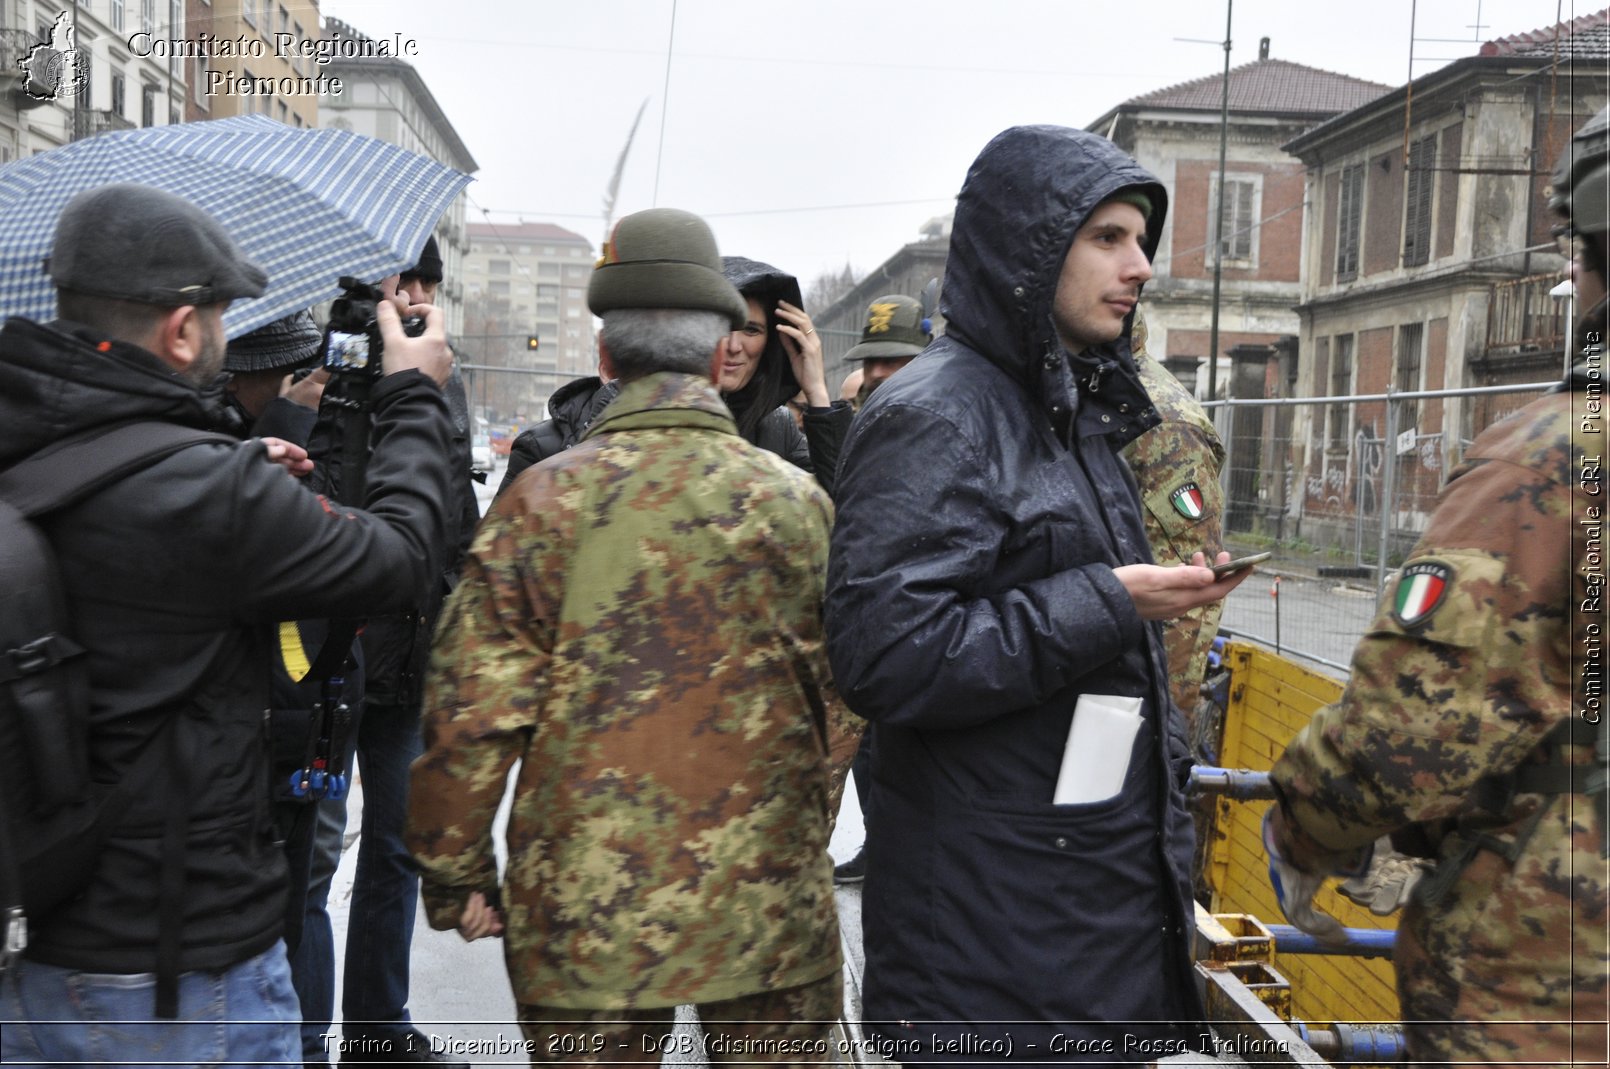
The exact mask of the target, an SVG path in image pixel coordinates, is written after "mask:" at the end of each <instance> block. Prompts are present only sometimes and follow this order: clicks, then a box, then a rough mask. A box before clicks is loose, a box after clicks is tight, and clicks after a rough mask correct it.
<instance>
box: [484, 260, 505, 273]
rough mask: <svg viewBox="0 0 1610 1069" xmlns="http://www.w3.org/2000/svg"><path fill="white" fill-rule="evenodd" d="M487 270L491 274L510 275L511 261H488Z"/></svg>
mask: <svg viewBox="0 0 1610 1069" xmlns="http://www.w3.org/2000/svg"><path fill="white" fill-rule="evenodd" d="M486 270H487V272H488V273H490V274H494V275H506V274H508V273H509V261H507V260H488V261H487V262H486Z"/></svg>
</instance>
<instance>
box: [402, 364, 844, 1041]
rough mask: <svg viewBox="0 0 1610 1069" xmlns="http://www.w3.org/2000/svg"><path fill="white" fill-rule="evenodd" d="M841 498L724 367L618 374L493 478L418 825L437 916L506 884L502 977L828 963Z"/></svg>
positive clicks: (436, 720) (440, 655)
mask: <svg viewBox="0 0 1610 1069" xmlns="http://www.w3.org/2000/svg"><path fill="white" fill-rule="evenodd" d="M831 525H832V506H831V505H830V504H829V501H828V498H827V495H826V494H825V493H823V492H822V491H821V489H820V488H819V487H818V486H817V485H816V481H815V480H814V479H812V478H811V476H810V475H809V474H807V473H806V472H803V471H801V470H800V469H798V468H795V467H794V466H793V465H791V464H789V463H788V462H787V461H785V460H783V459H781V458H780V457H777V456H775V455H773V454H771V453H768V452H765V451H764V450H761V449H758V448H756V447H754V446H751V445H750V444H748V443H747V442H745V441H744V440H743V439H742V438H740V437H738V435H737V433H736V428H735V426H734V424H733V421H732V417H731V415H730V414H729V413H728V411H727V409H726V407H725V406H724V405H723V404H722V402H721V399H720V396H719V395H718V394H717V393H716V391H715V389H714V387H713V386H711V385H710V384H709V383H707V382H703V381H701V380H699V379H697V378H695V377H692V376H687V375H675V374H657V375H650V376H648V377H646V378H644V379H640V380H638V381H635V382H632V383H629V384H627V385H626V386H625V388H623V389H622V390H621V395H620V397H619V398H618V399H617V400H616V401H615V402H614V403H613V404H612V405H610V407H609V408H608V409H607V410H606V411H605V412H604V413H602V414H601V415H600V416H599V418H598V419H597V421H595V422H594V424H593V425H592V427H591V428H590V429H589V430H588V432H587V434H586V436H585V437H584V438H583V440H582V441H581V442H579V443H578V444H577V445H576V446H574V447H573V448H571V449H569V450H566V451H565V452H563V453H560V454H558V455H557V456H554V457H551V458H549V459H548V460H546V461H544V462H542V463H541V464H538V465H536V466H535V467H533V468H531V469H529V470H528V471H527V473H526V474H525V475H524V476H522V478H521V479H520V481H519V482H518V484H517V485H515V486H513V487H511V488H510V489H509V491H508V492H507V493H505V494H504V495H503V496H502V497H500V498H499V499H498V500H497V502H496V503H495V504H494V506H493V508H492V510H491V511H490V512H489V514H488V515H487V518H486V520H485V521H484V523H483V524H482V526H481V529H480V531H479V533H478V534H477V536H476V539H475V542H474V544H473V545H472V547H471V551H470V557H469V561H468V563H467V565H466V568H465V572H464V577H463V580H462V582H461V583H460V585H459V587H458V588H457V590H456V591H455V592H454V593H453V595H452V597H451V599H450V600H449V603H448V607H447V609H446V611H445V613H444V615H443V620H442V625H441V628H440V631H439V633H438V636H437V639H436V645H435V648H434V650H433V652H432V657H431V668H430V674H429V680H428V684H427V700H426V714H425V716H426V719H425V745H426V749H425V753H424V755H423V756H422V757H421V758H420V759H419V760H418V761H417V762H416V763H415V765H414V771H413V781H412V792H411V798H410V803H409V820H408V833H407V838H408V844H409V847H410V849H411V850H412V851H413V853H414V856H415V858H416V859H417V860H418V861H419V863H420V865H421V866H422V867H423V869H424V893H425V901H426V907H427V911H428V913H429V917H430V921H431V923H432V925H433V926H435V927H438V928H451V927H454V926H455V925H456V923H457V919H458V913H459V910H460V907H461V905H462V903H463V901H464V900H465V898H466V897H467V895H468V894H469V893H470V892H472V891H475V890H486V891H489V892H490V891H492V890H493V889H494V888H495V887H496V868H495V861H494V857H493V852H492V839H491V833H492V820H493V814H494V812H495V810H496V809H497V806H498V802H499V799H500V797H501V796H502V794H503V788H504V781H505V777H506V774H507V773H508V771H509V768H510V767H511V766H512V765H513V764H514V762H515V761H516V760H520V761H521V765H520V771H519V773H518V775H517V778H516V780H515V787H514V803H513V810H512V812H511V814H510V817H509V824H508V831H507V837H506V838H507V843H508V848H509V860H508V867H507V872H506V874H505V878H504V885H503V889H502V901H503V906H504V909H505V922H506V932H505V936H504V938H505V940H506V941H507V948H506V957H507V960H508V964H509V972H510V979H511V981H512V983H513V987H514V993H515V997H516V998H517V999H518V1000H519V1001H520V1002H521V1003H526V1004H536V1005H546V1006H555V1007H561V1008H577V1009H583V1008H586V1009H608V1008H622V1009H630V1008H633V1007H657V1006H671V1005H676V1004H680V1003H689V1002H695V1003H696V1002H710V1001H719V1000H725V999H730V998H736V997H739V996H743V995H748V994H753V993H756V992H758V991H762V990H769V989H774V988H785V987H791V986H796V985H800V984H804V983H808V982H810V981H813V980H817V979H820V978H822V977H824V976H827V975H830V974H832V973H833V972H834V971H835V970H837V969H838V968H839V967H840V955H839V934H838V918H837V913H836V911H835V907H834V901H833V884H832V861H831V859H830V858H829V857H828V854H827V806H826V791H827V777H826V771H825V768H826V725H825V723H824V710H823V700H822V691H823V689H824V686H825V685H826V682H827V675H828V667H827V659H826V652H825V650H824V648H823V635H822V588H823V582H824V578H825V574H826V569H827V544H828V531H829V528H830V527H831Z"/></svg>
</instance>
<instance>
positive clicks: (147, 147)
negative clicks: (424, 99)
mask: <svg viewBox="0 0 1610 1069" xmlns="http://www.w3.org/2000/svg"><path fill="white" fill-rule="evenodd" d="M108 182H142V183H145V184H146V185H152V186H156V187H158V188H160V189H165V190H168V191H169V192H172V193H176V194H178V195H179V196H182V197H185V198H187V199H189V200H190V201H191V202H192V203H194V204H196V205H198V206H200V207H202V208H204V209H206V210H207V211H208V212H210V213H211V214H212V215H213V216H214V217H215V218H217V219H218V221H219V222H220V223H222V224H223V225H224V227H225V228H226V229H227V230H228V231H229V233H230V235H231V236H232V237H234V239H235V241H236V242H237V243H239V245H240V246H241V248H242V249H243V250H244V251H245V253H246V255H247V256H248V257H250V258H251V259H252V260H253V261H254V262H256V263H257V264H258V265H259V266H261V267H262V268H263V269H264V270H265V271H267V272H268V289H267V291H266V292H265V293H264V294H263V295H262V296H261V297H258V298H256V299H254V300H250V301H237V302H235V303H234V304H233V305H231V306H230V309H229V311H228V313H227V314H226V315H225V316H224V327H225V330H226V331H227V333H228V335H229V337H231V338H234V337H238V336H240V335H242V334H245V333H246V332H247V331H250V330H253V329H255V328H256V327H260V326H262V325H264V324H265V323H269V322H272V321H273V320H276V319H279V318H282V317H283V316H287V315H289V314H291V313H292V312H296V311H299V310H301V309H304V308H307V307H309V306H311V305H314V304H317V303H318V302H320V301H323V300H328V299H330V298H332V297H334V296H336V295H337V294H338V293H339V292H340V290H339V286H338V285H337V281H336V280H337V279H338V278H340V277H341V276H342V275H354V276H356V277H358V278H361V279H364V280H366V281H371V282H373V281H376V280H378V279H381V278H384V277H385V276H386V275H390V274H394V273H396V272H398V271H401V270H403V269H405V268H408V267H412V266H413V264H414V261H415V259H416V258H417V257H418V255H419V250H420V249H421V248H423V247H424V244H425V239H426V238H427V237H428V236H430V233H431V230H432V228H433V227H434V226H435V225H436V222H437V220H438V219H440V218H441V216H442V213H443V212H445V211H446V210H447V207H448V205H449V204H451V203H452V200H453V198H454V197H456V196H457V195H458V194H459V192H460V191H462V190H463V189H464V187H465V186H466V185H468V184H469V182H470V178H469V176H468V175H466V174H463V173H461V172H459V171H456V170H454V169H453V168H451V167H447V166H445V165H443V164H440V163H437V162H436V161H434V160H431V159H427V158H426V157H424V156H420V155H418V154H416V153H412V152H409V151H407V150H405V149H401V148H398V147H397V146H395V145H390V144H387V143H386V142H384V141H378V140H376V139H375V138H372V137H365V136H363V135H362V134H355V133H351V132H349V131H345V130H306V129H303V130H299V129H295V128H293V127H289V126H286V125H284V124H283V123H279V122H275V121H274V120H272V119H269V118H267V117H266V116H262V115H242V116H237V117H234V118H229V119H214V120H211V121H209V122H195V123H179V124H176V125H171V126H150V127H145V128H144V129H140V130H123V131H118V132H115V133H107V134H99V135H97V136H95V137H90V138H86V139H85V140H83V141H75V142H72V143H71V144H67V145H63V146H61V147H60V148H55V149H51V150H50V151H48V152H42V153H40V154H39V155H37V156H32V157H29V158H28V159H26V160H21V161H18V162H16V163H11V164H7V165H5V166H4V167H0V314H4V315H20V316H27V317H28V318H30V319H37V320H48V319H50V318H52V317H54V316H55V314H56V312H55V309H56V292H55V288H54V287H53V286H52V284H51V281H50V278H49V276H48V275H46V274H45V271H44V261H45V257H47V256H48V255H49V254H50V246H51V241H52V238H53V237H54V234H55V230H56V219H57V217H58V216H59V215H60V214H61V210H62V208H63V207H64V206H65V205H66V203H67V201H68V200H69V199H71V197H72V196H73V194H75V193H78V192H81V191H83V190H86V189H93V188H94V187H96V186H100V185H105V184H106V183H108Z"/></svg>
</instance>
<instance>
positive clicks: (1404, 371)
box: [1396, 323, 1425, 434]
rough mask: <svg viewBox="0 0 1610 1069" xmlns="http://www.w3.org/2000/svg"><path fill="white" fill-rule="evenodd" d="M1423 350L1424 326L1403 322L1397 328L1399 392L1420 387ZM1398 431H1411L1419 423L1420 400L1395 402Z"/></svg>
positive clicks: (1410, 390) (1397, 382) (1397, 383)
mask: <svg viewBox="0 0 1610 1069" xmlns="http://www.w3.org/2000/svg"><path fill="white" fill-rule="evenodd" d="M1424 351H1425V327H1424V325H1422V324H1420V323H1405V324H1404V325H1403V326H1401V327H1399V328H1398V371H1397V381H1396V385H1397V388H1398V390H1399V392H1403V393H1407V392H1412V391H1415V390H1418V389H1419V388H1420V367H1421V365H1422V363H1423V362H1424V360H1423V355H1424ZM1397 406H1398V414H1397V424H1398V433H1399V434H1402V433H1403V432H1404V431H1412V430H1414V429H1415V428H1416V427H1418V426H1419V425H1420V402H1418V401H1399V402H1398V403H1397Z"/></svg>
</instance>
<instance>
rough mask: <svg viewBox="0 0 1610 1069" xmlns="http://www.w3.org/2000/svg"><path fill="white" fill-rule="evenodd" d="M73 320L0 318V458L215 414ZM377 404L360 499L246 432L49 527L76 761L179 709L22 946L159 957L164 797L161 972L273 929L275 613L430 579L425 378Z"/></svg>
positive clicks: (203, 395) (126, 958)
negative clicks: (80, 703)
mask: <svg viewBox="0 0 1610 1069" xmlns="http://www.w3.org/2000/svg"><path fill="white" fill-rule="evenodd" d="M69 329H71V325H70V324H64V323H57V324H52V325H49V326H43V325H40V324H37V323H32V322H29V321H27V320H23V319H15V318H14V319H10V320H7V322H6V324H5V326H4V328H3V330H0V466H5V465H9V464H10V463H12V462H14V461H15V460H17V459H20V458H21V457H23V456H26V455H29V454H31V453H33V452H34V451H36V450H38V449H39V448H40V447H42V446H44V445H46V444H48V443H50V442H53V441H55V440H57V439H59V438H61V437H62V436H64V435H67V434H72V433H75V432H78V431H82V430H86V429H90V428H94V427H97V426H103V425H111V424H116V423H120V422H124V421H129V420H159V421H163V422H172V423H178V424H182V425H186V426H195V427H214V426H216V425H217V422H218V417H219V413H220V410H221V405H220V404H218V398H217V396H216V395H215V394H214V393H212V392H210V391H202V390H198V389H196V388H195V387H194V386H191V385H190V384H188V383H187V382H185V381H184V380H182V379H180V378H179V377H177V376H176V375H174V374H172V373H171V372H170V371H168V370H167V369H166V368H165V367H164V366H163V365H162V364H160V363H159V362H158V360H157V359H156V358H155V357H154V356H152V355H151V354H149V353H147V352H145V351H144V350H142V349H138V348H136V347H134V346H130V345H124V344H121V343H113V344H112V345H111V347H110V349H109V350H108V351H106V352H100V351H97V348H96V342H97V340H98V339H97V338H96V337H95V336H94V335H93V334H91V333H89V332H88V331H86V330H81V331H79V333H77V334H73V333H69V332H68V331H69ZM374 410H375V445H374V459H373V461H372V462H371V465H370V469H369V472H370V486H371V490H370V493H369V496H368V500H367V505H368V509H367V511H359V510H357V509H349V508H342V507H339V506H336V505H333V504H332V503H330V502H329V501H327V500H325V499H323V498H321V497H319V496H316V495H315V494H313V493H310V492H309V491H308V490H307V489H306V488H304V487H303V486H301V485H299V484H298V482H297V480H295V479H293V478H291V477H290V476H289V475H287V474H286V473H285V472H284V470H283V469H281V468H280V467H279V466H278V465H277V464H271V463H269V462H267V461H266V460H265V458H264V454H263V447H262V445H261V443H259V442H256V441H251V442H245V443H242V444H240V445H214V444H205V445H197V446H192V447H189V448H187V449H183V450H180V451H179V452H177V453H175V454H174V455H172V456H170V457H168V458H166V459H164V460H161V461H159V462H157V463H156V464H153V465H151V466H150V467H148V468H146V469H144V470H143V471H140V472H138V473H135V474H133V475H130V476H128V477H127V478H125V479H123V480H122V481H121V482H118V483H116V484H114V485H113V486H111V487H109V488H107V489H105V490H103V491H100V492H99V493H97V494H95V495H93V496H91V497H90V498H89V499H88V500H86V501H85V502H83V503H81V504H79V505H77V506H74V507H72V508H70V509H67V510H64V511H62V512H60V513H57V514H54V515H52V516H51V517H48V518H47V520H46V521H45V524H44V526H45V529H46V531H47V533H48V535H49V537H50V539H51V543H52V545H53V546H54V548H55V551H56V554H57V557H58V559H59V560H60V561H61V563H62V570H63V573H64V575H63V582H64V586H65V590H66V594H67V600H68V607H69V611H70V613H71V617H72V619H73V626H74V628H75V631H76V635H75V637H76V638H77V639H78V641H79V642H80V643H82V644H83V645H84V646H85V647H87V648H88V651H89V652H88V667H89V675H90V685H91V688H92V719H93V725H92V737H91V742H90V745H91V762H92V769H91V771H92V774H93V776H94V777H95V778H96V780H98V781H100V782H112V781H115V780H116V779H117V778H118V777H119V776H120V774H121V772H122V770H123V769H124V768H126V767H127V766H128V764H129V763H130V762H131V761H132V760H133V759H134V757H135V755H137V754H138V753H139V752H140V751H141V748H142V746H144V745H146V744H147V743H148V742H150V741H151V740H152V739H153V738H156V736H157V733H158V732H159V730H161V729H162V728H163V726H164V725H165V724H167V723H168V722H169V721H171V720H173V719H174V718H175V717H179V718H183V719H182V720H181V721H180V722H179V724H178V725H177V731H176V732H172V733H169V734H170V735H171V739H158V740H157V741H158V743H159V744H162V743H166V742H171V744H172V745H173V747H174V757H173V760H172V762H171V765H170V769H171V771H170V774H169V775H168V776H167V778H166V779H165V780H163V781H162V789H160V790H155V791H151V792H149V793H148V794H147V795H146V796H144V797H142V798H140V799H138V800H137V801H136V803H135V804H134V805H133V806H131V807H130V809H129V810H128V812H127V814H126V815H125V816H124V818H123V819H122V821H121V822H120V823H119V824H118V825H117V826H116V828H115V829H114V831H113V833H112V835H111V837H110V840H109V842H108V844H107V847H106V850H105V852H104V854H103V856H102V860H101V863H100V867H99V869H98V871H97V873H96V876H95V878H94V880H93V882H92V883H91V885H90V887H89V888H88V890H87V891H86V892H85V894H84V895H83V896H82V897H80V898H78V899H76V900H75V901H73V902H72V903H69V904H68V905H66V906H63V907H62V908H61V909H60V910H58V911H57V912H56V913H55V914H53V915H52V916H51V917H49V918H48V919H47V920H46V921H45V922H44V923H43V924H40V925H38V926H36V927H34V928H33V930H32V931H30V933H29V935H30V942H29V948H28V956H29V957H31V958H33V959H35V960H38V961H42V962H47V963H50V964H53V965H60V966H65V967H67V968H72V969H81V970H89V971H94V972H111V973H132V972H151V971H155V970H156V968H157V965H156V961H155V958H156V944H157V931H158V920H159V916H160V913H161V910H160V909H159V900H158V872H159V860H160V858H161V851H160V849H159V847H160V841H161V839H160V837H161V835H162V830H163V828H164V826H165V819H164V818H165V817H166V816H167V815H168V814H169V813H171V812H174V811H175V810H177V811H178V812H180V814H181V815H182V816H184V818H185V825H184V826H185V827H186V829H187V839H188V842H187V847H186V849H185V851H184V863H185V864H184V869H185V875H184V882H183V892H182V895H181V896H178V898H177V910H178V912H179V913H181V914H182V925H181V928H180V931H181V938H182V945H181V953H180V960H179V969H180V970H181V971H184V970H194V969H222V968H225V967H227V966H230V965H233V964H235V963H237V962H239V961H242V960H244V959H246V958H248V957H250V956H252V955H254V954H257V953H260V952H261V951H263V950H265V949H267V948H268V947H270V946H272V945H273V943H274V941H275V940H277V939H278V938H279V936H280V928H281V921H282V917H283V911H284V885H285V861H284V857H283V855H282V853H281V851H280V850H279V848H278V847H277V846H276V845H275V843H274V841H273V835H272V831H271V825H270V808H269V787H268V784H267V782H266V775H267V770H266V758H267V747H266V745H265V742H266V739H265V736H266V733H267V725H266V722H265V713H266V711H267V709H268V707H269V670H270V664H271V659H272V658H273V657H274V656H275V648H274V642H275V635H276V625H277V623H278V622H279V621H281V620H294V619H301V618H312V617H333V616H343V615H347V614H351V613H353V612H355V611H361V612H369V611H379V610H394V609H400V608H403V607H405V606H407V605H408V604H410V603H411V601H412V600H413V599H414V598H416V597H417V596H418V592H419V591H420V590H421V589H423V588H425V587H426V586H427V584H428V582H429V580H430V579H431V578H433V577H434V576H435V575H436V574H437V564H438V562H437V560H436V559H435V553H434V547H435V546H437V545H439V544H440V542H441V538H442V536H441V531H442V528H443V525H444V514H443V507H442V501H443V499H444V497H445V496H446V488H447V481H448V471H449V464H448V460H447V455H448V442H449V438H450V436H451V434H452V428H451V425H450V423H449V420H448V415H447V409H446V406H445V405H444V403H443V401H442V395H441V391H440V390H438V389H437V388H436V386H435V385H434V384H432V383H430V382H429V381H428V380H426V379H425V378H424V377H422V376H421V375H419V374H418V373H417V372H407V373H403V374H398V375H393V376H390V377H388V378H386V379H385V380H383V381H382V382H381V383H380V385H379V386H377V388H376V390H375V397H374ZM168 901H169V902H170V903H172V902H173V901H174V900H173V899H172V898H170V899H168Z"/></svg>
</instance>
